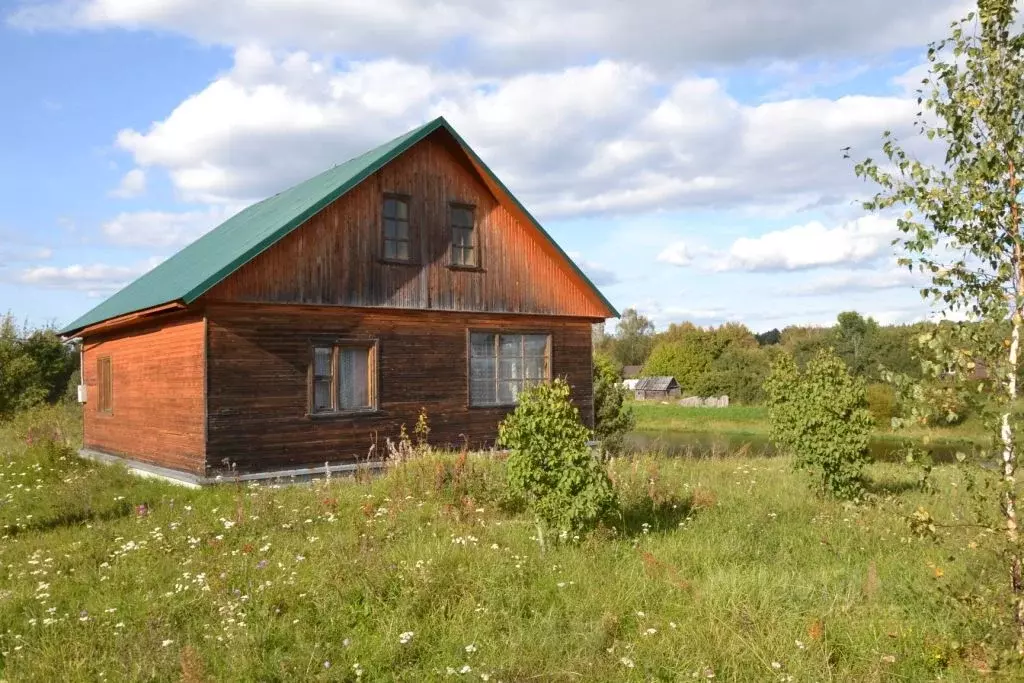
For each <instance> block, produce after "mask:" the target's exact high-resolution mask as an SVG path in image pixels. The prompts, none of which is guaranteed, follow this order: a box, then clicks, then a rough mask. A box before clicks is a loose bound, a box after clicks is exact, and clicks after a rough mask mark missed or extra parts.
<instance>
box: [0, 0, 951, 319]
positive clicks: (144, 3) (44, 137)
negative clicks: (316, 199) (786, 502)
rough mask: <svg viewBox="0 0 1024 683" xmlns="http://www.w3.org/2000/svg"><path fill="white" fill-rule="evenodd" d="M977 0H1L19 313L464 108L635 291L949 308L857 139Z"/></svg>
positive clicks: (61, 304)
mask: <svg viewBox="0 0 1024 683" xmlns="http://www.w3.org/2000/svg"><path fill="white" fill-rule="evenodd" d="M970 5H971V3H970V2H967V1H966V0H901V2H899V3H893V2H891V0H861V1H860V2H857V3H839V2H835V1H834V0H674V1H673V0H633V1H631V2H626V1H625V0H561V1H560V2H558V3H552V2H549V1H548V0H514V1H508V0H488V1H487V2H481V1H479V0H476V1H474V0H374V2H369V3H368V2H365V1H364V0H261V1H260V2H247V1H246V0H214V1H212V2H211V0H0V92H3V93H4V97H3V101H4V106H3V107H0V178H2V180H3V182H0V313H2V312H4V311H5V310H6V311H9V312H10V313H12V314H13V315H14V316H16V317H17V318H18V319H19V320H21V321H25V322H27V323H29V324H33V325H43V324H51V323H52V324H62V323H66V322H68V321H70V320H72V319H74V318H76V317H78V316H79V315H80V314H82V313H84V312H85V311H86V310H88V309H89V308H91V307H93V306H95V305H96V304H97V303H99V302H100V301H101V300H102V299H103V298H105V297H106V296H109V295H110V294H112V293H113V292H114V291H116V290H117V289H118V288H120V287H121V286H123V285H125V284H126V283H128V282H130V281H131V280H132V279H134V278H135V277H137V276H139V275H141V274H142V273H144V272H145V271H146V270H148V269H149V268H152V267H153V266H154V265H155V264H157V263H159V262H160V261H162V260H163V259H165V258H167V257H168V256H169V255H171V254H173V253H174V252H175V251H176V250H178V249H180V248H181V247H182V246H184V245H185V244H187V243H189V242H190V241H192V240H194V239H195V238H197V237H198V236H200V235H201V234H203V233H204V232H205V231H207V230H210V229H211V228H213V227H215V226H216V225H217V224H219V223H220V222H222V221H223V220H225V219H226V218H228V217H229V216H231V215H232V214H233V213H235V212H237V211H238V210H240V209H241V208H244V207H245V206H247V205H248V204H250V203H252V202H254V201H258V200H259V199H262V198H263V197H266V196H268V195H270V194H273V193H275V192H277V191H280V190H282V189H285V188H287V187H289V186H291V185H293V184H295V183H297V182H300V181H302V180H304V179H305V178H307V177H310V176H312V175H315V174H317V173H319V172H321V171H323V170H325V169H327V168H329V167H330V166H332V165H334V164H337V163H341V162H343V161H345V160H346V159H348V158H351V157H352V156H355V155H357V154H359V153H361V152H363V151H365V150H366V149H369V148H371V147H374V146H376V145H378V144H380V143H382V142H384V141H386V140H388V139H390V138H392V137H395V136H397V135H400V134H402V133H404V132H405V131H407V130H410V129H412V128H414V127H416V126H418V125H420V124H422V123H424V122H426V121H428V120H430V119H433V118H434V117H436V116H439V115H443V116H444V117H445V118H446V119H448V121H449V122H450V123H451V124H452V125H453V126H454V127H455V129H456V130H458V131H459V133H460V134H461V135H462V137H463V138H465V139H466V141H467V142H468V143H469V145H470V146H471V147H473V148H474V150H476V152H477V153H478V154H479V155H480V156H481V157H482V158H483V159H484V161H486V162H487V164H488V165H489V166H490V167H491V168H492V169H493V170H494V171H495V172H496V173H497V175H498V176H499V177H500V178H502V180H503V181H504V183H505V184H506V185H507V186H508V187H509V189H510V190H511V191H512V192H513V193H514V194H515V195H516V196H517V197H518V198H519V199H520V200H521V201H522V202H523V203H524V204H525V205H526V207H527V208H529V209H530V211H531V212H532V213H533V214H534V215H535V216H536V217H537V218H538V219H539V220H540V222H541V223H542V224H543V225H544V226H545V228H546V229H547V231H548V232H549V233H550V234H551V235H552V236H553V237H554V238H555V240H556V241H557V242H558V243H559V244H560V245H561V246H562V247H563V249H565V250H566V251H567V252H568V253H569V254H570V255H571V256H572V257H573V258H574V259H575V260H576V262H577V263H578V264H579V265H580V266H581V268H582V269H583V270H584V271H585V272H587V273H588V275H589V276H590V277H591V279H592V280H593V281H594V282H595V283H596V284H597V285H598V286H599V288H600V289H601V290H602V292H603V293H604V294H605V296H606V297H607V298H608V299H609V300H610V301H611V302H612V303H613V305H615V306H616V307H617V308H618V309H619V310H623V309H625V308H628V307H636V308H637V309H638V310H639V311H640V312H641V313H644V314H645V315H647V316H649V317H650V318H651V319H652V320H653V321H654V322H655V324H656V325H657V326H658V327H659V328H664V327H666V326H667V325H668V324H669V323H672V322H681V321H684V320H689V321H692V322H695V323H697V324H701V325H712V324H721V323H723V322H728V321H738V322H742V323H745V324H746V325H748V326H749V327H750V328H751V329H753V330H754V331H764V330H769V329H771V328H773V327H783V326H785V325H790V324H812V325H824V324H830V323H831V322H832V321H834V320H835V317H836V315H837V314H838V313H840V312H841V311H845V310H858V311H860V312H862V313H864V314H867V315H871V316H873V317H875V318H876V319H877V320H879V321H880V322H882V323H901V322H911V321H915V320H920V319H922V318H925V317H927V316H929V308H928V306H927V304H926V303H925V302H923V301H922V300H921V298H920V296H919V295H918V293H917V289H916V288H915V287H916V286H919V285H920V282H919V281H918V280H917V279H916V278H915V276H913V275H912V274H910V273H908V272H907V271H906V270H901V269H900V268H898V267H897V266H896V263H895V258H896V255H895V253H894V251H893V247H892V244H891V243H892V240H893V239H894V238H895V237H896V236H897V235H898V231H897V230H896V226H895V221H894V220H893V218H892V217H891V216H877V215H870V214H868V213H867V212H865V211H864V210H863V209H862V208H861V202H862V201H863V200H864V199H865V198H866V197H867V196H869V195H870V193H871V192H872V191H873V188H872V187H871V186H870V185H866V184H865V183H864V182H863V181H861V180H860V179H858V178H857V177H856V176H855V174H854V171H853V165H854V161H852V160H851V159H844V156H843V151H842V150H843V149H844V148H846V147H850V148H851V154H852V156H853V158H854V159H862V158H864V157H867V156H872V155H874V156H876V157H877V155H878V149H879V141H880V138H881V134H882V132H883V131H885V130H892V131H894V132H895V133H896V135H897V136H898V137H900V138H901V139H904V140H909V139H911V138H912V137H913V128H912V122H913V115H914V113H915V112H916V110H917V108H916V104H915V95H914V90H915V88H916V87H917V84H918V83H919V81H920V79H921V76H922V75H923V71H922V69H923V67H922V64H923V62H924V61H925V59H924V58H925V46H926V44H927V43H928V42H929V41H932V40H935V39H939V38H941V37H943V36H945V35H946V33H948V24H949V22H950V21H952V20H953V19H955V18H958V17H960V16H962V15H964V14H966V13H967V11H968V10H969V9H970Z"/></svg>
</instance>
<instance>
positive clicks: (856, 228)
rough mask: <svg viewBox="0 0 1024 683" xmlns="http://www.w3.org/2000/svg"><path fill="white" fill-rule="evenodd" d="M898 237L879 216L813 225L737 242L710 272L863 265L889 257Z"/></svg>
mask: <svg viewBox="0 0 1024 683" xmlns="http://www.w3.org/2000/svg"><path fill="white" fill-rule="evenodd" d="M898 234H899V233H898V231H897V228H896V222H895V221H893V220H890V219H885V218H880V217H878V216H864V217H862V218H858V219H857V220H854V221H850V222H849V223H846V224H844V225H841V226H839V227H836V228H827V227H825V226H824V225H822V224H821V223H819V222H817V221H812V222H810V223H807V224H805V225H797V226H794V227H791V228H786V229H785V230H777V231H774V232H769V233H765V234H764V235H761V236H760V237H743V238H740V239H738V240H736V241H735V242H733V244H732V246H731V247H729V249H728V252H727V253H726V254H725V255H724V256H723V257H722V258H721V259H719V260H718V261H717V262H716V263H714V264H713V269H715V270H746V271H781V270H804V269H808V268H819V267H823V266H836V265H857V264H866V263H869V262H872V261H875V260H876V259H878V258H879V257H881V256H884V255H888V254H891V253H892V247H891V244H892V240H893V239H894V238H895V237H896V236H897V235H898Z"/></svg>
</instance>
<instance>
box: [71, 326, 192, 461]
mask: <svg viewBox="0 0 1024 683" xmlns="http://www.w3.org/2000/svg"><path fill="white" fill-rule="evenodd" d="M205 338H206V334H205V322H204V320H203V318H202V317H201V316H198V315H196V314H191V315H188V316H180V315H175V316H173V317H172V318H170V319H165V320H161V321H153V322H151V323H149V324H147V325H145V326H141V327H138V328H135V329H133V330H131V332H130V333H126V332H125V331H119V332H116V333H110V334H108V335H105V336H104V335H93V336H89V337H86V338H85V339H84V345H83V352H84V354H83V360H84V364H85V367H84V380H85V384H86V392H87V397H88V400H87V403H86V404H85V407H84V429H85V434H84V445H85V446H86V447H87V448H91V449H94V450H98V451H103V452H105V453H111V454H114V455H120V456H124V457H127V458H132V459H135V460H140V461H143V462H148V463H152V464H156V465H162V466H164V467H172V468H175V469H180V470H185V471H189V472H193V473H197V474H202V473H203V472H204V471H205V466H206V458H205V424H204V423H205V418H204V412H205V410H204V409H205V405H204V404H205V400H204V395H205V393H206V372H205V358H204V349H205V344H206V342H205ZM101 357H109V358H110V363H111V365H110V368H111V375H110V379H111V383H112V393H111V396H112V398H113V406H112V411H111V413H110V414H105V413H103V412H100V411H99V410H98V400H99V395H100V391H99V382H100V377H99V376H98V364H97V359H98V358H101Z"/></svg>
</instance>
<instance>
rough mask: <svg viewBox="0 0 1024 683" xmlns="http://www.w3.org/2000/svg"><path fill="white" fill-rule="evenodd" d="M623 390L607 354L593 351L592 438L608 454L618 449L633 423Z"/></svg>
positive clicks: (620, 449)
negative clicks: (598, 442) (599, 443)
mask: <svg viewBox="0 0 1024 683" xmlns="http://www.w3.org/2000/svg"><path fill="white" fill-rule="evenodd" d="M627 393H628V392H627V391H626V389H625V387H623V386H622V383H621V378H620V376H619V373H618V371H617V370H616V368H615V364H614V363H613V361H612V360H611V358H609V357H608V356H605V355H604V354H600V353H598V354H594V438H596V439H597V440H598V441H600V442H601V448H602V450H603V451H604V452H605V453H608V454H611V455H617V454H619V453H621V452H622V448H623V445H624V442H625V436H626V434H628V433H629V431H630V430H631V429H633V425H634V424H635V423H636V417H635V416H634V415H633V410H632V409H631V408H630V407H629V404H628V403H626V396H627Z"/></svg>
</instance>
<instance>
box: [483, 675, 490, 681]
mask: <svg viewBox="0 0 1024 683" xmlns="http://www.w3.org/2000/svg"><path fill="white" fill-rule="evenodd" d="M480 680H481V681H489V680H491V674H480Z"/></svg>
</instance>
